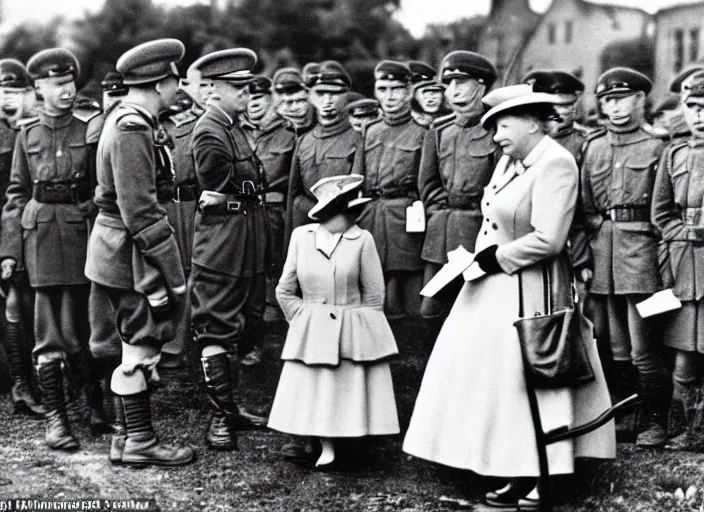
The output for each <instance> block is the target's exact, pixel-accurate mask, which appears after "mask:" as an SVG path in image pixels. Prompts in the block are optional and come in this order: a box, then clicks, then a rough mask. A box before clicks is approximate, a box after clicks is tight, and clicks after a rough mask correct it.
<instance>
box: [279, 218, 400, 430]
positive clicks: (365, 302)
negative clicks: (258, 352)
mask: <svg viewBox="0 0 704 512" xmlns="http://www.w3.org/2000/svg"><path fill="white" fill-rule="evenodd" d="M334 236H335V235H332V234H331V233H329V232H328V231H327V230H326V229H325V228H324V227H322V226H320V225H319V224H310V225H307V226H301V227H299V228H298V229H296V230H295V231H294V232H293V234H292V236H291V244H290V247H289V251H288V256H287V258H286V264H285V266H284V272H283V275H282V277H281V281H280V282H279V285H278V287H277V288H276V295H277V298H278V300H279V303H280V305H281V309H282V310H283V312H284V315H285V316H286V320H288V322H289V331H288V335H287V336H286V343H285V344H284V349H283V352H282V355H281V358H282V359H283V360H284V361H285V362H284V367H283V371H282V373H281V378H280V380H279V385H278V388H277V390H276V396H275V398H274V403H273V406H272V410H271V415H270V417H269V427H271V428H273V429H276V430H280V431H283V432H288V433H291V434H297V435H311V436H324V437H358V436H366V435H382V434H396V433H398V432H399V425H398V415H397V412H396V401H395V398H394V391H393V385H392V382H391V372H390V369H389V363H388V360H387V359H388V358H389V357H390V356H394V355H396V354H398V349H397V347H396V342H395V340H394V336H393V333H392V332H391V328H390V327H389V324H388V322H387V320H386V318H385V317H384V313H383V311H382V306H383V303H384V278H383V275H382V271H381V264H380V262H379V256H378V254H377V252H376V248H375V246H374V240H373V239H372V236H371V235H370V233H369V232H367V231H364V230H362V229H360V228H359V227H358V226H356V225H353V226H351V227H350V228H348V229H347V230H346V231H345V232H344V233H341V234H338V235H337V240H336V241H334V242H333V243H334V245H332V248H331V246H330V245H328V244H327V243H326V242H329V241H330V240H331V238H332V239H333V240H335V239H334ZM299 292H300V293H299Z"/></svg>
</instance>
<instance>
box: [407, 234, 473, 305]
mask: <svg viewBox="0 0 704 512" xmlns="http://www.w3.org/2000/svg"><path fill="white" fill-rule="evenodd" d="M473 262H474V253H471V252H469V251H468V250H467V249H465V248H464V247H462V246H461V245H460V246H459V247H458V248H457V249H455V250H454V251H450V252H448V253H447V263H445V265H444V266H443V267H442V268H441V269H440V272H438V273H437V274H435V277H433V278H432V279H431V280H430V281H429V282H428V284H426V285H425V286H424V287H423V289H422V290H421V291H420V294H421V295H423V296H424V297H432V296H433V295H435V294H436V293H438V292H439V291H440V290H442V289H443V288H445V286H447V285H448V284H450V283H451V282H452V280H453V279H455V278H456V277H457V276H459V275H460V274H461V273H462V272H464V271H465V270H467V268H468V267H469V266H470V265H471V264H472V263H473ZM477 266H478V265H477Z"/></svg>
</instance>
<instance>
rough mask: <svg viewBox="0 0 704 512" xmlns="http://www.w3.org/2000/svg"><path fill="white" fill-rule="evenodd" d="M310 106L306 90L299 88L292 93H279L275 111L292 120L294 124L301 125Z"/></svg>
mask: <svg viewBox="0 0 704 512" xmlns="http://www.w3.org/2000/svg"><path fill="white" fill-rule="evenodd" d="M310 108H311V105H310V102H309V101H308V91H306V90H301V91H297V92H294V93H293V94H287V93H283V94H281V95H280V97H279V100H278V107H277V111H278V112H279V114H281V115H282V116H284V117H287V118H289V119H290V120H291V121H293V123H294V124H295V125H297V126H301V125H302V124H303V123H304V122H305V121H306V117H308V112H309V110H310Z"/></svg>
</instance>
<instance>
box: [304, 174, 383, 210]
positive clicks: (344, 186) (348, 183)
mask: <svg viewBox="0 0 704 512" xmlns="http://www.w3.org/2000/svg"><path fill="white" fill-rule="evenodd" d="M363 181H364V176H362V175H361V174H349V175H347V176H331V177H329V178H323V179H322V180H320V181H318V182H317V183H316V184H315V185H313V186H312V187H310V191H311V192H312V193H313V195H314V196H315V198H316V199H317V200H318V202H317V204H316V205H315V206H314V207H313V208H311V209H310V211H309V212H308V217H310V218H311V219H313V220H318V216H317V215H318V213H320V211H321V210H322V209H323V208H325V207H327V206H329V205H330V204H331V203H333V202H334V201H337V200H339V199H338V198H342V197H346V199H345V204H344V206H343V205H341V206H342V208H341V210H342V211H344V210H347V209H348V208H352V207H353V206H357V205H360V204H364V203H367V202H369V201H371V198H370V197H362V182H363ZM355 190H357V191H358V195H357V197H352V195H351V193H352V192H354V191H355ZM349 198H351V199H349Z"/></svg>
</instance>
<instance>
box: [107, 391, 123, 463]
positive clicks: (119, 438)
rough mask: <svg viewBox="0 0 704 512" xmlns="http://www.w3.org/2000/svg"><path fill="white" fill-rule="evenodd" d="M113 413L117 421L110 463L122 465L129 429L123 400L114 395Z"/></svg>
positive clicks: (114, 428)
mask: <svg viewBox="0 0 704 512" xmlns="http://www.w3.org/2000/svg"><path fill="white" fill-rule="evenodd" d="M112 402H113V412H114V415H115V419H114V420H113V422H112V439H111V440H110V462H111V463H112V464H120V463H121V462H122V452H123V451H124V450H125V440H126V439H127V427H126V426H125V409H124V407H123V405H122V398H121V397H119V396H117V395H115V394H113V395H112Z"/></svg>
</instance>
